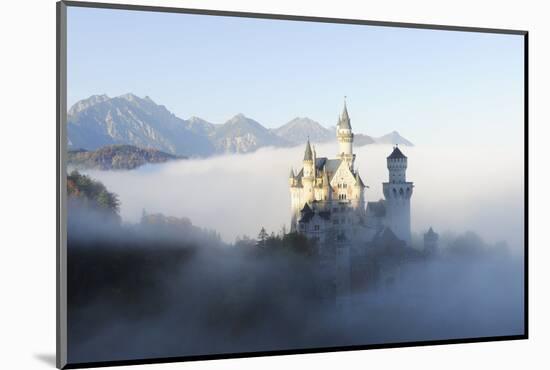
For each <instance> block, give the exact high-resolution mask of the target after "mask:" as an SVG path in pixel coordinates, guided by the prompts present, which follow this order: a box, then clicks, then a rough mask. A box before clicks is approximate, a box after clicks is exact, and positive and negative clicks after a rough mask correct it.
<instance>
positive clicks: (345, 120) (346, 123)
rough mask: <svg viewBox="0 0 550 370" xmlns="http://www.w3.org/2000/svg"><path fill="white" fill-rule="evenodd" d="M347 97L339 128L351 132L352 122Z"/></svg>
mask: <svg viewBox="0 0 550 370" xmlns="http://www.w3.org/2000/svg"><path fill="white" fill-rule="evenodd" d="M346 98H347V97H346V96H344V110H343V111H342V115H341V117H340V121H339V126H340V128H343V129H348V130H351V120H350V119H349V114H348V106H347V104H346Z"/></svg>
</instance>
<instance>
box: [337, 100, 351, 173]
mask: <svg viewBox="0 0 550 370" xmlns="http://www.w3.org/2000/svg"><path fill="white" fill-rule="evenodd" d="M336 138H337V139H338V148H339V153H338V156H339V157H340V159H342V160H345V161H346V162H348V165H349V167H350V168H351V169H353V161H354V159H355V155H354V154H353V132H352V130H351V120H350V118H349V114H348V108H347V105H346V101H345V100H344V110H343V111H342V114H341V115H340V117H339V118H338V124H337V125H336Z"/></svg>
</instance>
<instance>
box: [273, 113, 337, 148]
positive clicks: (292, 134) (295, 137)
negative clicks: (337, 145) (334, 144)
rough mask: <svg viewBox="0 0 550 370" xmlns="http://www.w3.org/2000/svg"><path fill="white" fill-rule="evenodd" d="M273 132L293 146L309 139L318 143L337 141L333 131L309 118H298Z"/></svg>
mask: <svg viewBox="0 0 550 370" xmlns="http://www.w3.org/2000/svg"><path fill="white" fill-rule="evenodd" d="M273 132H274V133H275V134H276V135H277V136H279V137H281V138H283V139H285V140H286V141H288V142H290V143H292V144H302V143H305V142H306V140H307V139H308V138H309V139H310V140H311V141H312V142H317V143H320V142H325V141H330V140H333V139H335V136H334V133H333V132H332V131H331V130H328V129H326V128H324V127H323V126H321V124H319V123H318V122H316V121H314V120H312V119H310V118H307V117H296V118H294V119H293V120H291V121H290V122H288V123H286V124H285V125H283V126H281V127H279V128H276V129H274V130H273Z"/></svg>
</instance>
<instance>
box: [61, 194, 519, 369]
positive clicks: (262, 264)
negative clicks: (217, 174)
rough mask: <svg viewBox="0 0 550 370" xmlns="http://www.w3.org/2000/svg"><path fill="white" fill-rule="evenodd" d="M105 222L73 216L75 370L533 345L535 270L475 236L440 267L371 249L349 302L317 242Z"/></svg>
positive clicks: (354, 275)
mask: <svg viewBox="0 0 550 370" xmlns="http://www.w3.org/2000/svg"><path fill="white" fill-rule="evenodd" d="M105 212H106V211H105V210H100V209H99V210H98V209H90V208H89V207H86V206H80V205H78V203H77V204H75V206H74V208H70V209H69V223H68V249H67V251H68V257H67V258H68V260H67V261H68V273H67V276H68V283H67V287H68V297H67V302H68V333H69V335H68V348H69V355H68V356H69V361H70V362H71V363H81V362H94V361H115V360H128V359H140V358H161V357H173V356H193V355H205V354H220V353H237V352H254V351H276V350H288V349H304V348H326V347H337V346H352V345H367V344H381V343H401V342H410V341H428V340H444V339H464V338H481V337H494V336H517V335H521V334H523V332H524V326H523V325H524V322H523V318H524V306H523V302H524V300H523V298H524V290H523V286H524V285H523V284H524V281H523V259H522V258H521V257H519V256H515V255H513V254H510V253H507V250H506V248H500V247H496V246H492V245H488V244H487V243H485V242H484V241H483V240H482V239H480V238H479V237H478V236H476V235H475V234H473V233H466V234H461V235H458V236H449V235H442V237H441V241H440V252H439V253H436V254H426V253H423V252H420V251H416V250H414V249H411V248H409V247H403V246H401V247H399V246H396V245H393V246H392V245H391V244H380V245H376V246H370V247H368V248H366V246H365V245H364V244H363V245H358V246H357V247H361V248H362V250H363V251H367V253H366V254H365V253H360V254H359V255H357V256H354V257H353V258H352V259H351V260H350V264H351V270H348V272H349V273H350V276H351V278H350V281H351V285H350V286H351V289H350V293H349V294H348V293H345V294H341V295H338V296H336V297H335V296H331V295H330V291H331V287H332V283H331V280H330V279H329V280H326V278H327V274H330V272H328V271H330V270H326V269H323V268H320V266H321V261H322V260H321V259H319V255H317V254H316V253H315V248H312V247H314V246H315V245H314V244H313V245H312V244H311V243H310V242H309V241H308V240H307V239H305V238H304V237H303V236H300V235H297V234H292V233H291V234H287V235H286V236H285V237H281V236H274V237H271V238H273V240H271V241H267V242H266V243H265V244H263V243H259V242H258V241H256V240H241V241H239V242H238V243H235V244H233V245H227V244H225V243H224V242H223V241H221V240H220V239H219V238H218V237H217V235H216V234H213V233H211V232H209V231H207V230H202V229H200V228H197V227H195V226H192V225H191V224H189V223H187V222H185V221H182V222H174V220H168V219H165V222H159V221H158V220H157V219H149V221H145V222H140V223H137V224H126V225H120V224H119V223H118V222H117V220H115V219H111V220H109V219H108V218H107V217H105V216H106V213H105ZM145 220H147V218H145ZM325 263H326V261H325ZM336 263H337V262H336V260H330V261H329V264H330V265H333V264H336ZM348 272H345V271H340V272H338V273H339V274H346V273H348ZM324 292H329V298H328V299H327V298H326V297H325V298H322V297H324V296H325V294H323V293H324ZM338 302H340V304H337V303H338Z"/></svg>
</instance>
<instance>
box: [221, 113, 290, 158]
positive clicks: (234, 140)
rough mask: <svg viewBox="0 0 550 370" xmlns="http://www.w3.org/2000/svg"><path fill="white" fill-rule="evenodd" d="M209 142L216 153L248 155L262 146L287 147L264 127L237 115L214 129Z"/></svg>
mask: <svg viewBox="0 0 550 370" xmlns="http://www.w3.org/2000/svg"><path fill="white" fill-rule="evenodd" d="M211 140H212V142H213V144H214V147H215V148H216V151H217V152H221V153H248V152H252V151H254V150H256V149H258V148H261V147H264V146H288V145H289V143H288V142H287V141H286V140H284V139H282V138H280V137H278V136H277V135H275V134H274V133H272V132H271V131H270V130H268V129H266V128H265V127H264V126H262V125H261V124H259V123H258V122H256V121H254V120H253V119H251V118H248V117H246V116H245V115H244V114H237V115H236V116H234V117H233V118H231V119H230V120H229V121H227V122H226V123H224V124H223V125H221V126H219V127H217V128H216V130H215V132H214V133H213V134H212V136H211Z"/></svg>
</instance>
